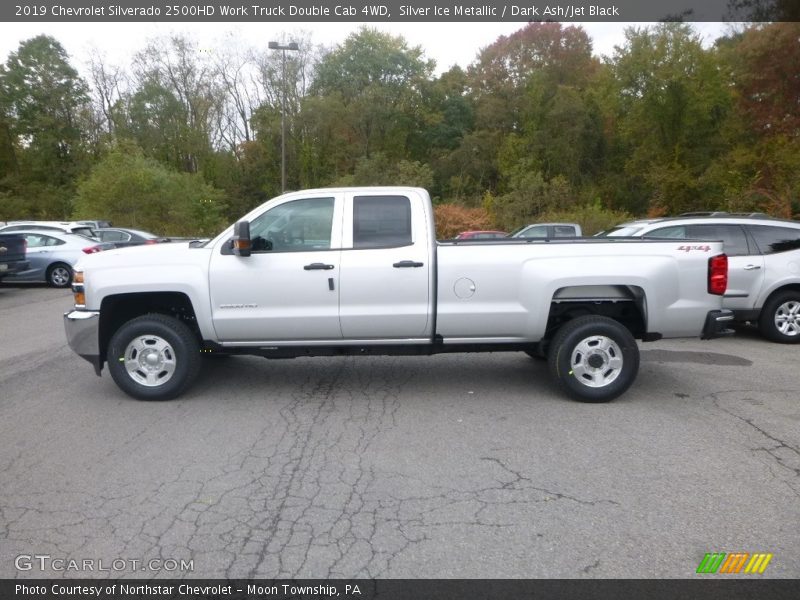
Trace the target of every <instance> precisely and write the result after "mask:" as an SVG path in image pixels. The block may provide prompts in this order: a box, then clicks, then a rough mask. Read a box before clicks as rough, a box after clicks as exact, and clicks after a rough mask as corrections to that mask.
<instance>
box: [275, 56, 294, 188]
mask: <svg viewBox="0 0 800 600" xmlns="http://www.w3.org/2000/svg"><path fill="white" fill-rule="evenodd" d="M268 47H269V49H270V50H280V51H281V52H282V54H283V56H282V60H281V69H282V72H283V73H282V82H283V100H282V101H281V192H285V191H286V51H287V50H300V47H299V46H298V45H297V42H291V43H289V44H287V45H285V46H282V45H281V44H279V43H278V42H270V43H269V44H268Z"/></svg>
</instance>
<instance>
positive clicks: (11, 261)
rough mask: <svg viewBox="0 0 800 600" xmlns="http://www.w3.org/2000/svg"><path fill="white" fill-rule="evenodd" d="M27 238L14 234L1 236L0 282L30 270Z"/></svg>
mask: <svg viewBox="0 0 800 600" xmlns="http://www.w3.org/2000/svg"><path fill="white" fill-rule="evenodd" d="M25 246H26V243H25V237H24V236H22V235H19V234H14V233H2V234H0V281H2V280H3V277H7V276H9V275H15V274H16V273H19V272H21V271H24V270H25V269H27V268H28V261H27V260H26V257H25Z"/></svg>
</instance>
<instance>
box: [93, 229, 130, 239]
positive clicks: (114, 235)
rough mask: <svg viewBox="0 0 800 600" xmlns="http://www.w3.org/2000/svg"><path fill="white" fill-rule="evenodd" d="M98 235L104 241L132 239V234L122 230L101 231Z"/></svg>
mask: <svg viewBox="0 0 800 600" xmlns="http://www.w3.org/2000/svg"><path fill="white" fill-rule="evenodd" d="M98 235H99V237H100V239H101V240H103V241H104V242H127V241H128V240H129V239H131V236H129V235H128V234H127V233H124V232H122V231H100V232H98Z"/></svg>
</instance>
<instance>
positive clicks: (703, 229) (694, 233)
mask: <svg viewBox="0 0 800 600" xmlns="http://www.w3.org/2000/svg"><path fill="white" fill-rule="evenodd" d="M686 229H687V233H688V235H687V237H690V238H697V239H706V240H722V241H723V242H724V243H725V247H724V248H723V251H724V252H725V254H727V255H728V256H746V255H747V254H750V249H749V247H748V245H747V236H746V235H745V233H744V229H742V226H741V225H712V224H709V225H689V226H687V228H686Z"/></svg>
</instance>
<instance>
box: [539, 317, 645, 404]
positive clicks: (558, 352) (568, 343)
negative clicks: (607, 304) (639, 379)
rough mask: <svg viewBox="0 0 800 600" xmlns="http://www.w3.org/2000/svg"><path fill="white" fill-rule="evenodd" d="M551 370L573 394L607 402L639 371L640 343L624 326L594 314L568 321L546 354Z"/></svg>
mask: <svg viewBox="0 0 800 600" xmlns="http://www.w3.org/2000/svg"><path fill="white" fill-rule="evenodd" d="M548 367H549V369H550V374H551V375H552V376H553V378H554V379H555V380H556V381H557V382H558V384H559V386H560V387H561V388H562V389H563V390H564V391H565V392H566V393H567V394H569V395H570V396H571V397H572V398H574V399H575V400H579V401H581V402H608V401H609V400H613V399H614V398H616V397H617V396H619V395H621V394H622V393H623V392H625V390H627V389H628V388H629V387H630V386H631V384H632V383H633V381H634V380H635V379H636V374H637V373H638V371H639V347H638V346H637V345H636V340H635V339H634V338H633V336H632V335H631V333H630V331H628V329H627V327H625V326H624V325H622V324H620V323H619V322H617V321H615V320H614V319H610V318H608V317H601V316H596V315H589V316H585V317H577V318H575V319H572V320H571V321H568V322H567V323H565V324H564V325H562V326H561V328H560V329H559V330H558V332H557V333H556V335H555V337H554V338H553V341H552V344H551V345H550V351H549V355H548Z"/></svg>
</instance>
